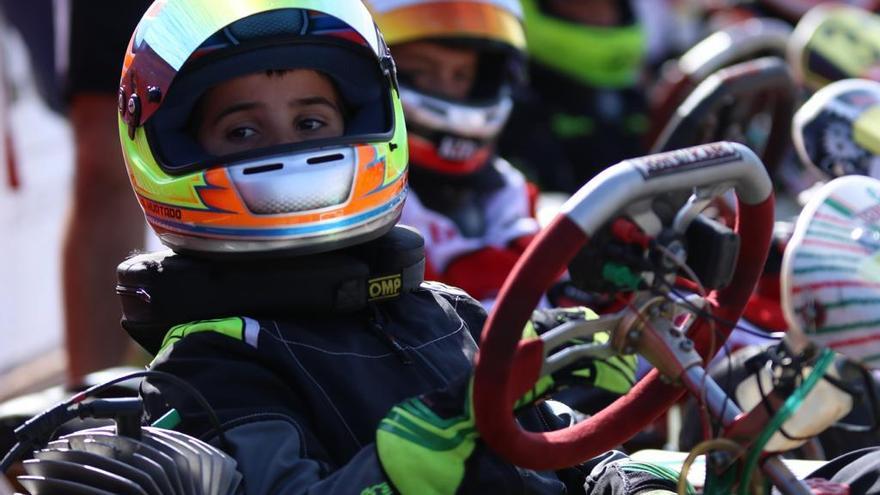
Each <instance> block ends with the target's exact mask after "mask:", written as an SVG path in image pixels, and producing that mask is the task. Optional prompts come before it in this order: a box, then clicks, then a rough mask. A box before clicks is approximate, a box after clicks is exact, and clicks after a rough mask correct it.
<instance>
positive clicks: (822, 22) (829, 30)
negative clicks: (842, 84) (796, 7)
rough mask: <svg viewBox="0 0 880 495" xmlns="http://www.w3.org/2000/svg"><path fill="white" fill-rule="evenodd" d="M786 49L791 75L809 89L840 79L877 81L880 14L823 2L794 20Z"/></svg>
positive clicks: (879, 73)
mask: <svg viewBox="0 0 880 495" xmlns="http://www.w3.org/2000/svg"><path fill="white" fill-rule="evenodd" d="M872 3H875V4H876V3H880V2H872ZM874 7H875V8H876V7H877V5H874ZM787 51H788V54H787V58H788V62H789V64H790V65H791V67H792V70H793V72H794V74H795V76H796V77H797V79H798V80H800V81H802V82H803V84H804V85H805V86H806V87H807V88H808V89H810V90H813V91H815V90H817V89H819V88H821V87H823V86H825V85H826V84H829V83H831V82H834V81H839V80H841V79H849V78H862V79H873V80H880V16H878V15H877V14H875V13H873V12H869V11H868V10H866V9H863V8H859V7H857V6H854V5H848V4H842V3H837V2H824V3H822V4H821V5H817V6H816V7H814V8H812V9H810V10H809V11H808V12H807V13H806V14H804V16H803V17H802V18H801V20H800V21H799V22H798V23H797V26H795V29H794V32H793V33H792V35H791V38H790V39H789V43H788V50H787Z"/></svg>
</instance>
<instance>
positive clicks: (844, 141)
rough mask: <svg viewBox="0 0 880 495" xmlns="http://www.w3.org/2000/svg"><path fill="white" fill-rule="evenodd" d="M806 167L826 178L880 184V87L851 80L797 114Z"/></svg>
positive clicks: (795, 128) (796, 133)
mask: <svg viewBox="0 0 880 495" xmlns="http://www.w3.org/2000/svg"><path fill="white" fill-rule="evenodd" d="M792 137H793V140H794V144H795V149H796V150H797V153H798V157H799V158H800V160H801V162H802V163H803V164H805V165H807V166H809V167H813V168H815V169H817V170H819V171H820V172H821V173H822V175H823V176H824V177H827V178H834V177H841V176H844V175H867V176H871V177H876V178H880V82H876V81H868V80H864V79H845V80H843V81H838V82H835V83H831V84H829V85H828V86H825V87H824V88H822V89H820V90H819V91H817V92H816V94H814V95H813V96H812V97H811V98H810V99H809V100H807V102H806V103H804V105H803V106H802V107H801V108H800V109H799V110H798V111H797V113H795V116H794V119H793V123H792Z"/></svg>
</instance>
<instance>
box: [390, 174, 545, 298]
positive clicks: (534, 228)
mask: <svg viewBox="0 0 880 495" xmlns="http://www.w3.org/2000/svg"><path fill="white" fill-rule="evenodd" d="M410 184H411V187H412V191H411V192H410V194H409V196H408V197H407V200H406V204H405V205H404V208H403V214H402V216H401V219H400V223H402V224H404V225H409V226H411V227H414V228H415V229H416V230H418V231H419V232H420V233H421V234H422V236H423V237H424V238H425V251H426V257H427V262H426V267H425V279H427V280H437V281H440V282H443V283H446V284H450V285H454V286H456V287H460V288H462V289H464V290H465V291H466V292H467V293H468V294H470V295H471V296H473V297H474V298H476V299H478V300H481V301H486V300H489V299H491V298H493V297H494V296H496V295H497V293H498V290H499V289H500V288H501V285H502V284H503V283H504V280H505V278H507V275H508V274H509V273H510V271H511V269H512V268H513V265H514V264H515V263H516V261H517V260H518V259H519V256H520V255H521V254H522V252H523V251H524V250H525V248H526V246H527V245H528V243H529V241H531V239H532V238H533V237H534V235H535V234H536V233H537V232H538V229H539V226H538V222H537V220H535V218H534V212H533V209H534V208H533V203H534V202H533V196H534V192H536V191H533V190H532V189H531V188H530V185H529V184H528V183H527V182H526V180H525V177H523V175H522V174H521V173H520V172H519V171H517V170H516V169H514V168H513V167H512V166H511V165H510V164H509V163H507V162H506V161H504V160H503V159H501V158H497V157H496V158H494V159H493V160H492V161H491V162H490V163H488V164H486V166H484V167H483V168H482V169H480V170H479V171H478V172H475V173H474V174H472V175H470V176H468V177H462V178H450V177H448V176H445V175H443V176H441V175H440V174H432V173H430V172H426V171H424V170H422V169H420V168H419V167H417V166H414V167H412V168H411V172H410Z"/></svg>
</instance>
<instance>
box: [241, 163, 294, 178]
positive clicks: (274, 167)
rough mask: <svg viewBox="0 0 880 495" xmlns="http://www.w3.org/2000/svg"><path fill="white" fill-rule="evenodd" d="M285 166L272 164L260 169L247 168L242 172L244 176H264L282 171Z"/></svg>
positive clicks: (262, 166) (261, 166)
mask: <svg viewBox="0 0 880 495" xmlns="http://www.w3.org/2000/svg"><path fill="white" fill-rule="evenodd" d="M282 168H284V165H283V164H281V163H272V164H269V165H260V166H259V167H251V168H246V169H244V170H243V171H242V173H243V174H244V175H253V174H262V173H263V172H271V171H273V170H281V169H282Z"/></svg>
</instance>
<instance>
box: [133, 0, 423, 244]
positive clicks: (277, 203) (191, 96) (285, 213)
mask: <svg viewBox="0 0 880 495" xmlns="http://www.w3.org/2000/svg"><path fill="white" fill-rule="evenodd" d="M286 69H311V70H315V71H318V72H320V73H321V74H323V75H325V76H327V77H328V78H329V79H330V80H331V81H332V82H333V84H334V86H335V87H336V89H337V90H338V92H339V94H340V97H341V99H342V100H343V102H344V104H345V107H346V115H347V118H346V123H345V131H344V134H343V135H342V136H340V137H334V138H325V139H317V140H310V141H306V142H298V143H290V144H282V145H278V146H272V147H269V148H263V149H257V150H251V151H245V152H239V153H235V154H231V155H227V156H213V155H211V154H210V153H208V152H207V151H206V150H205V149H203V148H202V147H201V146H200V145H199V143H198V141H197V139H196V137H195V136H194V132H193V129H192V122H191V116H192V114H193V110H194V109H195V108H196V105H197V102H198V101H199V98H200V97H201V96H202V95H203V94H204V93H205V92H206V91H207V90H208V89H210V88H212V87H214V86H216V85H217V84H219V83H221V82H224V81H227V80H230V79H232V78H235V77H239V76H244V75H248V74H254V73H259V72H267V71H268V72H271V71H278V70H286ZM119 130H120V137H121V140H122V150H123V155H124V157H125V162H126V166H127V169H128V174H129V178H130V180H131V184H132V187H133V188H134V192H135V194H136V196H137V199H138V201H139V202H140V204H141V206H142V208H143V210H144V214H145V215H146V219H147V222H148V223H149V225H150V226H151V227H152V228H153V230H155V232H156V234H157V235H158V236H159V239H160V240H161V241H162V242H163V243H164V244H165V245H167V246H168V247H170V248H172V249H174V250H175V251H181V252H190V253H197V254H212V255H222V254H236V253H267V252H276V253H277V252H284V253H293V254H304V253H307V252H320V251H329V250H333V249H338V248H341V247H345V246H348V245H352V244H357V243H360V242H365V241H367V240H370V239H372V238H375V237H378V236H380V235H382V234H383V233H385V232H387V231H388V230H389V229H390V228H391V227H392V226H393V225H394V224H395V223H396V222H397V219H398V218H399V215H400V211H401V209H402V207H403V202H404V199H405V196H406V189H407V187H406V170H407V159H408V157H407V139H406V129H405V125H404V120H403V111H402V107H401V103H400V98H399V95H398V89H397V80H396V71H395V67H394V62H393V60H392V59H391V56H390V54H389V51H388V48H387V46H386V44H385V42H384V40H383V38H382V35H381V34H380V32H379V31H378V29H377V28H376V26H375V24H374V22H373V19H372V18H371V16H370V13H369V12H368V11H367V9H366V8H365V7H364V6H363V4H362V3H361V2H360V0H157V1H156V2H155V3H153V5H152V6H151V7H150V8H149V10H148V11H147V12H146V14H145V15H144V17H143V19H142V20H141V22H140V24H139V25H138V27H137V28H136V30H135V32H134V35H133V36H132V39H131V42H130V44H129V48H128V51H127V53H126V57H125V62H124V66H123V69H122V79H121V82H120V89H119Z"/></svg>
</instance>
